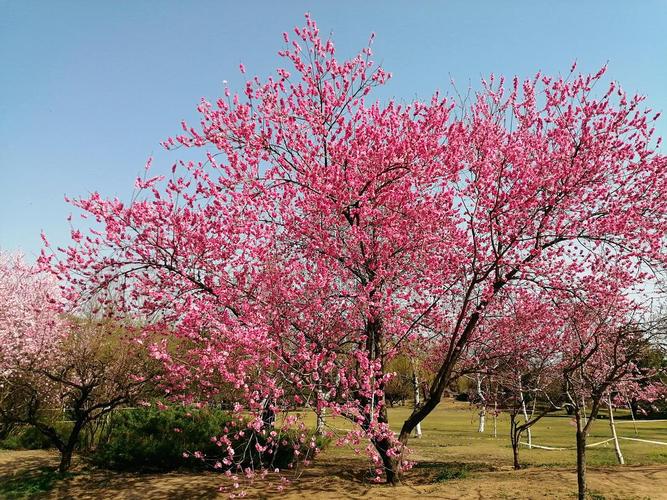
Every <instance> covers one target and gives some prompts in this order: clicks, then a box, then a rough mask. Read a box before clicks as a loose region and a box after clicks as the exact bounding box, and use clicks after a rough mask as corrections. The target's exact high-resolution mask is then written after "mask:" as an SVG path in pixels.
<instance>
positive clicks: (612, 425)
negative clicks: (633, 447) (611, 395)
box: [607, 399, 625, 465]
mask: <svg viewBox="0 0 667 500" xmlns="http://www.w3.org/2000/svg"><path fill="white" fill-rule="evenodd" d="M607 408H609V427H610V428H611V436H612V437H613V438H614V451H615V452H616V459H617V460H618V463H619V464H621V465H624V464H625V460H623V453H621V446H620V445H619V443H618V436H617V435H616V423H615V422H614V409H613V407H612V406H611V399H608V400H607Z"/></svg>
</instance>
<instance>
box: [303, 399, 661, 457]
mask: <svg viewBox="0 0 667 500" xmlns="http://www.w3.org/2000/svg"><path fill="white" fill-rule="evenodd" d="M410 412H411V408H410V407H407V406H405V407H402V406H398V407H395V408H390V409H389V423H390V425H391V427H392V428H393V429H394V430H395V431H397V432H398V431H399V430H400V426H401V424H402V423H403V421H404V420H405V418H406V417H407V416H408V415H409V414H410ZM601 416H602V417H604V418H600V419H598V420H596V421H595V422H594V423H593V426H592V430H591V434H590V436H589V438H588V442H589V444H592V443H596V442H598V441H603V440H606V439H609V438H610V437H611V429H610V428H609V420H607V418H606V416H607V415H606V413H604V412H603V413H602V415H601ZM627 416H628V415H627V411H626V412H624V411H622V410H621V411H617V414H616V419H617V422H616V430H617V433H618V435H619V437H630V438H640V439H647V440H654V441H663V442H666V443H667V421H663V422H649V421H641V420H640V421H638V422H637V428H638V434H637V435H635V432H634V427H633V424H632V421H631V420H630V419H626V418H624V417H627ZM304 418H305V420H306V422H307V423H308V424H309V425H313V426H314V416H313V414H312V412H309V413H304ZM486 420H487V421H486V432H484V433H483V434H481V433H479V432H477V426H478V416H477V410H476V409H474V408H472V407H471V406H469V405H467V404H465V403H458V402H453V401H450V400H447V401H443V402H442V404H441V405H440V406H438V407H437V408H436V409H435V410H434V411H433V413H431V414H430V415H429V416H428V417H427V418H426V419H425V420H424V422H422V432H423V437H422V438H421V439H415V438H413V439H411V440H410V443H409V447H410V448H411V449H412V450H413V454H412V455H411V457H412V458H413V459H414V460H416V461H426V462H431V461H434V462H464V463H484V464H489V465H492V466H494V467H502V466H510V465H511V464H512V448H511V446H510V439H509V417H508V416H507V415H506V414H503V413H501V415H500V416H499V417H498V423H497V426H498V435H497V437H496V438H494V437H493V417H491V416H490V415H487V419H486ZM327 423H328V426H329V427H330V428H331V430H333V431H334V432H336V433H337V434H338V435H343V434H344V429H349V428H351V425H350V424H349V422H347V421H345V420H344V419H341V418H336V419H331V418H330V419H329V420H328V422H327ZM532 435H533V443H534V444H537V445H542V446H550V447H558V448H567V447H574V446H575V427H574V425H573V421H572V417H571V416H568V415H566V414H565V413H564V412H562V413H556V414H554V415H550V416H547V417H544V418H543V419H542V420H541V421H539V422H538V423H537V424H535V425H534V426H533V428H532ZM526 437H527V436H526V435H525V434H524V437H523V441H526ZM620 443H621V450H622V452H623V456H624V457H625V462H626V464H629V465H633V464H634V465H637V464H656V463H667V446H662V445H656V444H649V443H642V442H636V441H626V440H620ZM328 453H333V454H338V453H346V452H345V450H340V451H335V450H329V451H328ZM520 460H521V463H522V464H525V465H529V466H533V467H534V466H571V465H574V464H575V461H576V456H575V451H574V450H573V449H572V450H557V451H552V450H541V449H538V448H532V449H528V447H527V446H522V447H521V451H520ZM587 461H588V464H589V465H591V466H596V465H614V464H616V463H617V462H616V456H615V454H614V449H613V443H611V442H609V443H606V444H603V445H600V446H596V447H592V448H589V449H588V452H587Z"/></svg>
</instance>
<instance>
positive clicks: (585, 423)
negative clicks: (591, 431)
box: [581, 396, 588, 426]
mask: <svg viewBox="0 0 667 500" xmlns="http://www.w3.org/2000/svg"><path fill="white" fill-rule="evenodd" d="M581 416H582V417H583V418H584V426H586V425H588V417H586V400H585V399H584V397H583V396H581Z"/></svg>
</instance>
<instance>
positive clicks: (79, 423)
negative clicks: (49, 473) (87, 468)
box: [58, 420, 85, 474]
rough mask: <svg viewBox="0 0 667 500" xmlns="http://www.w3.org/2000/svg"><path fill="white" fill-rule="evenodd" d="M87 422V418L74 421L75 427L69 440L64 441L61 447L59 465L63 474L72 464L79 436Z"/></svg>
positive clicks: (59, 469)
mask: <svg viewBox="0 0 667 500" xmlns="http://www.w3.org/2000/svg"><path fill="white" fill-rule="evenodd" d="M84 424H85V420H76V421H75V422H74V427H72V431H71V432H70V435H69V437H68V438H67V442H65V443H63V445H62V447H61V448H60V464H59V465H58V472H60V473H61V474H63V473H65V472H67V471H68V470H69V468H70V467H71V466H72V454H73V453H74V448H75V447H76V445H77V444H78V443H79V436H80V435H81V429H83V426H84Z"/></svg>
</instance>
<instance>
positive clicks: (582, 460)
mask: <svg viewBox="0 0 667 500" xmlns="http://www.w3.org/2000/svg"><path fill="white" fill-rule="evenodd" d="M575 419H576V422H577V490H578V499H579V500H585V499H586V430H585V429H584V424H583V423H582V418H581V413H580V410H579V409H577V410H576V411H575Z"/></svg>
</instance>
